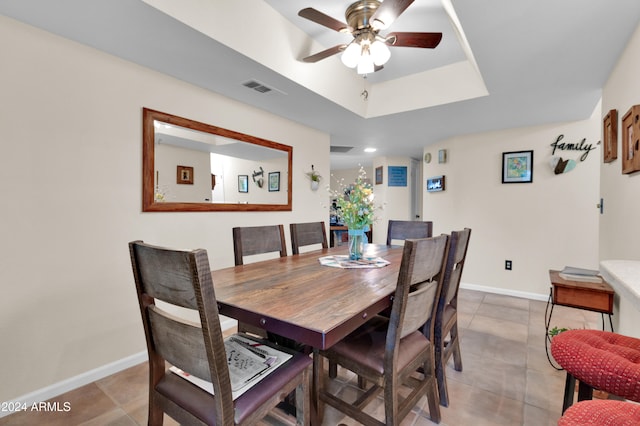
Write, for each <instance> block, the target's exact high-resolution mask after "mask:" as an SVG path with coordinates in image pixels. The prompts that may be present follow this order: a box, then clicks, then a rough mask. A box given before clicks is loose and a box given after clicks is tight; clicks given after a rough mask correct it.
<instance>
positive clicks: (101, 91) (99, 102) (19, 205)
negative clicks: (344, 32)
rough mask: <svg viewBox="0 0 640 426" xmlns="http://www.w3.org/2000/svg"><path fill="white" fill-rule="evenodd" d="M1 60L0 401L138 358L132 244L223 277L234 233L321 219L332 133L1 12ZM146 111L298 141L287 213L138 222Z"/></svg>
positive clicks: (164, 216) (143, 217) (153, 217)
mask: <svg viewBox="0 0 640 426" xmlns="http://www.w3.org/2000/svg"><path fill="white" fill-rule="evenodd" d="M0 51H1V52H2V66H1V67H0V93H1V94H2V95H1V96H2V102H0V128H1V129H2V132H3V136H2V138H1V139H0V145H1V147H2V156H0V194H1V197H2V208H1V209H0V285H1V288H2V297H0V342H2V344H1V345H0V360H2V363H1V365H0V383H2V385H1V386H0V401H9V400H11V399H13V398H17V397H19V396H21V395H25V394H27V393H29V392H32V391H35V390H38V389H41V388H43V387H46V386H48V385H52V384H55V383H58V382H60V381H62V380H65V379H69V378H71V377H74V376H76V375H78V374H81V373H83V372H86V371H89V370H92V369H95V368H97V367H100V366H104V365H106V364H109V363H111V362H114V361H117V360H120V359H122V358H125V357H128V356H130V355H132V354H137V353H140V352H142V351H145V343H144V335H143V330H142V324H141V321H140V318H139V315H140V314H139V311H138V306H137V301H136V296H135V290H134V284H133V278H132V274H131V266H130V263H129V254H128V248H127V243H128V242H129V241H131V240H134V239H142V240H145V241H147V242H150V243H154V244H159V245H166V246H172V247H181V248H197V247H201V248H205V249H207V250H208V252H209V258H210V263H211V267H212V269H219V268H223V267H227V266H231V265H233V246H232V238H231V228H232V227H234V226H240V225H259V224H276V223H283V224H285V225H287V224H289V223H291V222H306V221H315V220H327V217H328V208H327V207H328V206H327V202H326V197H325V196H324V194H323V191H316V192H313V191H311V190H310V189H309V183H308V179H307V178H306V176H305V174H304V173H305V171H308V170H309V169H310V165H311V164H315V166H316V169H317V170H319V171H321V172H322V171H326V170H329V135H327V134H324V133H321V132H318V131H316V130H313V129H310V128H307V127H304V126H301V125H299V124H296V123H293V122H290V121H287V120H284V119H282V118H280V117H277V116H275V115H272V114H269V113H267V112H265V111H262V110H258V109H254V108H251V107H249V106H247V105H243V104H240V103H238V102H235V101H232V100H229V99H227V98H224V97H221V96H219V95H216V94H214V93H210V92H207V91H205V90H202V89H200V88H197V87H194V86H191V85H189V84H186V83H184V82H181V81H178V80H176V79H173V78H171V77H168V76H165V75H161V74H159V73H156V72H152V71H150V70H148V69H145V68H142V67H140V66H137V65H134V64H132V63H129V62H126V61H123V60H120V59H117V58H114V57H112V56H109V55H106V54H104V53H101V52H98V51H96V50H93V49H91V48H88V47H85V46H82V45H79V44H77V43H74V42H70V41H68V40H65V39H62V38H59V37H57V36H53V35H51V34H49V33H46V32H43V31H41V30H37V29H34V28H32V27H28V26H25V25H23V24H20V23H17V22H16V21H13V20H10V19H8V18H5V17H1V16H0ZM143 107H149V108H152V109H155V110H159V111H164V112H168V113H172V114H175V115H179V116H182V117H187V118H191V119H194V120H197V121H201V122H205V123H209V124H213V125H216V126H220V127H224V128H229V129H233V130H236V131H239V132H243V133H247V134H251V135H255V136H258V137H262V138H265V139H268V140H273V141H277V142H280V143H283V144H287V145H291V146H293V150H294V155H293V159H294V162H293V170H292V172H293V211H291V212H247V213H240V214H236V213H227V212H220V213H142V212H141V206H142V200H141V194H142V167H141V165H142V108H143ZM286 229H287V231H286V232H287V239H288V238H289V236H288V226H286ZM214 280H215V277H214Z"/></svg>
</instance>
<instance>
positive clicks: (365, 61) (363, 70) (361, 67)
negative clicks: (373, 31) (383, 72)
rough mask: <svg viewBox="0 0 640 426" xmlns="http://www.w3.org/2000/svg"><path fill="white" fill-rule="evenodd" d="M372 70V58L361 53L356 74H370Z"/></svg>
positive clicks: (367, 54) (367, 53)
mask: <svg viewBox="0 0 640 426" xmlns="http://www.w3.org/2000/svg"><path fill="white" fill-rule="evenodd" d="M373 70H374V67H373V58H372V57H371V55H370V54H369V52H368V50H367V52H366V53H365V52H363V55H362V56H361V57H360V60H359V61H358V74H371V73H372V72H373Z"/></svg>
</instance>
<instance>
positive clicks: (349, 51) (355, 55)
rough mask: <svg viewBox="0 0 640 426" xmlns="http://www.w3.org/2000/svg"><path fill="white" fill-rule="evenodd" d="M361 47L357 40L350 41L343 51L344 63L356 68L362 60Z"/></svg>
mask: <svg viewBox="0 0 640 426" xmlns="http://www.w3.org/2000/svg"><path fill="white" fill-rule="evenodd" d="M360 51H361V47H360V45H359V44H358V43H356V42H355V41H354V42H352V43H350V44H349V46H347V48H346V49H345V50H344V52H343V53H342V57H341V59H342V63H343V64H345V65H346V66H347V67H349V68H355V67H356V66H357V65H358V61H359V60H360Z"/></svg>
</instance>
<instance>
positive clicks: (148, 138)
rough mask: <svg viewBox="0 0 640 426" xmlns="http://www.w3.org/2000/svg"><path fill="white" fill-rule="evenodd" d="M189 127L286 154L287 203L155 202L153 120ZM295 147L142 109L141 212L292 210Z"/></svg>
mask: <svg viewBox="0 0 640 426" xmlns="http://www.w3.org/2000/svg"><path fill="white" fill-rule="evenodd" d="M156 120H157V121H161V122H164V123H168V124H172V125H175V126H180V127H186V128H188V129H192V130H197V131H200V132H206V133H211V134H215V135H219V136H222V137H225V138H230V139H236V140H239V141H243V142H247V143H251V144H255V145H260V146H263V147H266V148H272V149H277V150H280V151H284V152H286V153H287V158H288V160H287V168H288V171H287V174H286V179H287V204H241V203H238V204H231V203H199V202H170V201H162V202H156V201H155V176H154V174H155V172H154V171H155V144H154V136H155V135H154V133H155V128H154V125H153V124H154V121H156ZM292 157H293V147H291V146H289V145H284V144H280V143H277V142H272V141H269V140H266V139H261V138H258V137H255V136H250V135H246V134H244V133H239V132H234V131H233V130H228V129H223V128H221V127H216V126H213V125H210V124H205V123H200V122H198V121H194V120H189V119H187V118H183V117H178V116H175V115H171V114H167V113H164V112H160V111H154V110H152V109H148V108H143V110H142V211H144V212H218V211H236V212H237V211H291V198H292V197H291V195H292V179H291V170H292V164H293V160H292Z"/></svg>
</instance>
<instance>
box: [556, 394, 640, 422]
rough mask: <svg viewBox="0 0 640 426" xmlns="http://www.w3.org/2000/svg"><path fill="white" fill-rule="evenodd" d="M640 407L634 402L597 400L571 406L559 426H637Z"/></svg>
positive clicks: (639, 417)
mask: <svg viewBox="0 0 640 426" xmlns="http://www.w3.org/2000/svg"><path fill="white" fill-rule="evenodd" d="M639 424H640V405H638V404H636V403H634V402H625V401H611V400H597V399H594V400H593V401H582V402H578V403H577V404H575V405H573V406H571V407H570V408H569V409H567V411H566V412H565V413H564V414H563V415H562V417H561V418H560V420H558V426H578V425H582V426H591V425H592V426H614V425H615V426H637V425H639Z"/></svg>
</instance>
